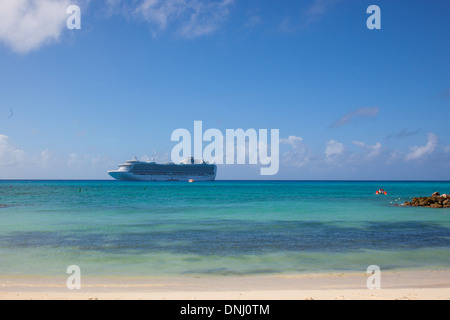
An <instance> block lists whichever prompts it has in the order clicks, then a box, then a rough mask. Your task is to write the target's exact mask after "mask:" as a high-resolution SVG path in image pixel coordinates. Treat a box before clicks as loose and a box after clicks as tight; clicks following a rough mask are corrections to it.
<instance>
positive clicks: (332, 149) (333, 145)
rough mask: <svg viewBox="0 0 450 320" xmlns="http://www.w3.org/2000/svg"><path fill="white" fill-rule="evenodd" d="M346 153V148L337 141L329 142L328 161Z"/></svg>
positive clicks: (326, 152)
mask: <svg viewBox="0 0 450 320" xmlns="http://www.w3.org/2000/svg"><path fill="white" fill-rule="evenodd" d="M344 151H345V146H344V145H343V144H342V143H340V142H338V141H335V140H330V141H328V142H327V145H326V150H325V156H326V157H327V159H332V158H334V157H336V156H339V155H341V154H343V153H344Z"/></svg>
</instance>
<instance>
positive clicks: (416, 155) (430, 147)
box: [405, 132, 439, 161]
mask: <svg viewBox="0 0 450 320" xmlns="http://www.w3.org/2000/svg"><path fill="white" fill-rule="evenodd" d="M438 140H439V138H438V136H437V135H435V134H434V133H431V132H430V133H429V134H428V140H427V144H426V145H424V146H413V147H410V148H409V149H410V152H409V153H408V154H406V156H405V160H406V161H410V160H420V159H422V158H424V157H425V156H427V155H429V154H431V153H433V151H434V149H435V148H436V146H437V144H438Z"/></svg>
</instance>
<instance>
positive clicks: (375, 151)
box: [353, 141, 382, 160]
mask: <svg viewBox="0 0 450 320" xmlns="http://www.w3.org/2000/svg"><path fill="white" fill-rule="evenodd" d="M353 144H354V145H357V146H358V147H361V148H362V149H364V151H365V154H364V158H365V160H372V159H373V158H376V157H377V156H379V155H380V154H381V147H382V146H381V143H379V142H377V143H375V144H374V145H370V144H367V143H365V142H362V141H353Z"/></svg>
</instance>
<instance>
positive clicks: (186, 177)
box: [108, 157, 217, 182]
mask: <svg viewBox="0 0 450 320" xmlns="http://www.w3.org/2000/svg"><path fill="white" fill-rule="evenodd" d="M216 173H217V166H216V165H215V164H208V163H206V162H205V161H203V160H202V161H198V160H195V159H194V158H192V157H191V158H186V159H185V160H184V161H182V162H181V163H180V164H175V163H166V164H160V163H156V162H154V161H138V160H137V159H136V157H134V158H133V159H132V160H128V161H126V162H125V163H124V164H121V165H119V169H118V170H112V171H108V174H109V175H110V176H111V177H113V178H114V179H116V180H120V181H191V182H192V181H214V179H215V178H216Z"/></svg>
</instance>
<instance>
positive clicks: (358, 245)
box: [0, 181, 450, 277]
mask: <svg viewBox="0 0 450 320" xmlns="http://www.w3.org/2000/svg"><path fill="white" fill-rule="evenodd" d="M380 188H383V189H384V190H386V191H387V192H388V194H387V195H376V194H375V191H376V190H378V189H380ZM435 191H439V192H441V193H450V182H400V181H398V182H389V181H215V182H195V183H184V182H158V183H150V182H149V183H147V182H119V181H0V204H2V205H4V206H3V207H0V276H3V275H16V276H28V275H30V276H33V275H36V276H42V275H47V276H52V275H56V276H57V275H66V269H67V267H68V266H71V265H77V266H79V267H80V269H81V272H82V274H83V275H90V276H121V277H122V276H124V277H147V276H148V277H160V276H161V277H167V276H168V277H171V276H174V277H179V276H229V275H265V274H268V275H273V274H297V273H321V272H365V271H366V269H367V267H368V266H370V265H377V266H379V267H380V269H381V270H405V269H448V268H449V267H450V209H447V208H443V209H431V208H418V207H402V206H395V204H400V203H404V202H405V201H406V200H410V199H411V197H415V196H429V195H431V194H432V193H433V192H435Z"/></svg>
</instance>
